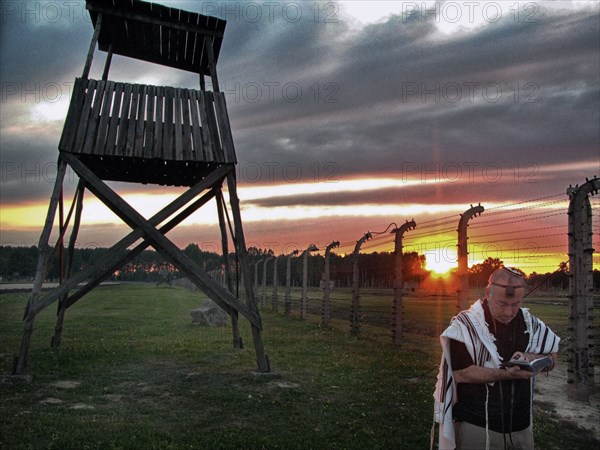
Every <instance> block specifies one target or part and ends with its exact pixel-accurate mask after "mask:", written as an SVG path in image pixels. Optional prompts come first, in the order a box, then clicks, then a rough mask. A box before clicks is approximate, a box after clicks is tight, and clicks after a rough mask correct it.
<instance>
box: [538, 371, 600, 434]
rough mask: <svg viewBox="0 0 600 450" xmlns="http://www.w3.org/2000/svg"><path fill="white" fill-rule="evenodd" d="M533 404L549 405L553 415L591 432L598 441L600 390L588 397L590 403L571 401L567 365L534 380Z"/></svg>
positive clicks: (596, 375)
mask: <svg viewBox="0 0 600 450" xmlns="http://www.w3.org/2000/svg"><path fill="white" fill-rule="evenodd" d="M594 380H595V381H596V385H598V383H600V370H598V368H597V369H596V371H595V372H594ZM535 391H536V394H535V398H534V402H543V403H545V404H551V405H553V407H554V408H555V414H556V415H557V416H559V417H561V418H563V419H567V420H569V421H572V422H574V423H576V424H577V426H578V427H580V428H583V429H585V430H589V431H591V432H592V433H593V434H594V436H595V438H596V439H598V440H600V388H596V392H595V393H593V394H592V395H591V396H590V402H589V403H585V402H578V401H575V400H571V399H570V398H569V397H568V395H567V364H566V363H563V364H560V365H558V366H557V367H556V369H554V370H553V371H552V372H550V374H549V375H548V376H546V375H540V376H538V377H536V379H535Z"/></svg>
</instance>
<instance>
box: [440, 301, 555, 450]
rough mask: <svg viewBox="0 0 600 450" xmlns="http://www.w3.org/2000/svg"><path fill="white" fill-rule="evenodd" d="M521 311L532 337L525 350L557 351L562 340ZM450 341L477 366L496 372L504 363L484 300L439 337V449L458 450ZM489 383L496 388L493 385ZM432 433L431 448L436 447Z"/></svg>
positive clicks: (463, 312) (473, 306)
mask: <svg viewBox="0 0 600 450" xmlns="http://www.w3.org/2000/svg"><path fill="white" fill-rule="evenodd" d="M521 311H522V312H523V317H524V318H525V325H526V331H525V332H526V333H527V334H528V335H529V342H528V345H527V349H526V350H525V351H526V352H528V353H540V354H547V353H554V352H557V351H558V344H559V342H560V338H559V337H558V336H556V335H555V334H554V333H553V332H552V330H550V328H548V327H547V326H546V325H545V324H544V322H542V321H541V320H539V319H538V318H537V317H534V316H532V315H531V314H530V313H529V310H528V309H527V308H521ZM450 339H454V340H456V341H459V342H462V343H464V344H465V346H466V348H467V351H468V352H469V355H470V356H471V358H473V361H474V363H475V364H476V365H478V366H482V367H489V368H494V369H497V368H499V367H500V363H501V360H502V358H501V357H500V355H499V354H498V349H497V348H496V344H495V343H494V341H495V338H494V336H493V335H492V334H491V333H490V331H489V329H488V327H487V325H486V322H485V314H484V311H483V304H482V301H481V300H477V301H476V302H475V303H473V305H471V308H470V309H469V310H467V311H462V312H460V313H459V314H458V315H457V316H456V317H454V318H453V319H452V322H451V323H450V326H449V327H448V328H447V329H446V330H445V331H444V332H443V333H442V335H441V336H440V341H441V344H442V358H441V362H440V370H439V373H438V376H437V383H436V385H435V392H434V394H433V397H434V420H435V422H436V423H439V424H440V429H439V449H440V450H452V449H454V448H455V447H456V444H455V436H454V423H453V420H452V406H453V405H454V403H456V401H457V398H456V383H455V381H454V377H453V374H452V362H451V358H450V342H449V340H450ZM489 384H490V385H491V386H492V385H494V383H489ZM486 411H487V408H486ZM486 422H487V417H486ZM433 431H434V430H432V442H431V445H433Z"/></svg>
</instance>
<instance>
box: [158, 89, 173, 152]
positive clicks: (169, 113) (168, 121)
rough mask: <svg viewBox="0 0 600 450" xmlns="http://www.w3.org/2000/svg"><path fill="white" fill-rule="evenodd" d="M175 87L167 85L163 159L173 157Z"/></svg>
mask: <svg viewBox="0 0 600 450" xmlns="http://www.w3.org/2000/svg"><path fill="white" fill-rule="evenodd" d="M174 91H175V89H174V88H172V87H170V86H167V87H166V88H165V120H164V123H165V126H164V131H163V151H162V156H161V158H162V159H165V160H171V159H174V158H173V97H174Z"/></svg>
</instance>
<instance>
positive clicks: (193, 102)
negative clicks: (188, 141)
mask: <svg viewBox="0 0 600 450" xmlns="http://www.w3.org/2000/svg"><path fill="white" fill-rule="evenodd" d="M189 92H190V113H191V116H192V117H191V119H192V141H193V144H194V151H193V154H192V159H193V160H194V161H204V160H206V157H205V155H204V153H203V152H204V148H203V146H202V128H200V112H199V108H198V95H202V94H201V93H199V92H198V91H195V90H191V91H189Z"/></svg>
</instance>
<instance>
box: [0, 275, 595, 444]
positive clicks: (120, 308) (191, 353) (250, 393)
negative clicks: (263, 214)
mask: <svg viewBox="0 0 600 450" xmlns="http://www.w3.org/2000/svg"><path fill="white" fill-rule="evenodd" d="M298 295H299V293H298V291H295V292H294V296H295V298H296V299H297V298H298ZM282 297H283V295H282ZM335 297H336V299H335V300H334V301H335V302H337V305H338V307H339V311H342V312H343V314H342V313H340V314H339V317H338V316H335V320H334V321H333V326H332V327H331V328H329V329H323V328H321V327H320V326H319V322H320V318H319V316H318V315H311V316H310V317H309V319H308V320H306V321H302V320H300V319H299V318H298V313H297V308H296V305H295V308H294V315H293V317H291V318H290V317H284V316H283V315H282V314H281V313H280V314H274V313H271V312H269V311H266V310H265V311H262V312H261V315H262V318H263V322H264V327H265V329H264V332H263V337H264V341H265V342H264V343H265V347H266V350H267V352H268V354H269V357H270V360H271V364H272V368H273V370H274V371H276V372H277V373H279V374H280V378H266V379H263V378H256V377H255V376H254V374H253V371H254V370H256V363H255V354H254V350H253V346H252V338H251V331H250V328H249V326H248V324H247V322H246V321H245V320H241V325H242V329H241V333H242V336H243V339H244V343H245V346H246V348H245V349H244V350H241V351H240V350H237V351H236V350H233V349H232V345H231V329H230V327H229V326H227V327H224V328H212V327H198V326H193V325H192V324H191V317H190V315H189V312H190V311H191V310H192V309H194V308H196V307H197V306H198V305H199V304H200V303H201V302H202V301H203V299H204V298H203V297H202V296H200V295H199V294H192V293H191V292H189V291H187V290H185V289H182V288H176V287H160V288H156V287H154V285H122V286H111V287H101V288H98V289H96V290H95V291H93V292H92V293H90V294H89V295H88V296H87V297H86V298H85V299H83V300H81V301H80V302H79V303H78V304H76V305H75V306H73V307H72V308H71V309H70V310H69V311H68V312H67V318H66V322H65V331H64V333H63V340H62V346H61V348H59V349H51V348H49V345H48V344H49V342H50V336H51V335H52V334H53V331H54V322H55V307H51V308H48V309H47V310H45V311H44V312H43V313H41V314H40V315H39V316H38V318H37V319H36V330H35V332H34V335H33V340H32V345H31V350H30V353H29V362H28V367H27V372H28V373H30V374H33V375H34V382H33V384H31V385H12V386H6V385H5V386H2V387H0V413H1V414H0V448H6V449H11V450H12V449H31V448H33V449H37V448H40V449H42V448H43V449H61V450H62V449H138V448H139V449H185V448H196V449H263V448H265V449H295V448H297V449H311V448H312V449H411V450H413V449H426V448H428V446H429V432H430V428H431V425H432V408H433V405H432V391H433V385H434V383H435V375H436V364H437V362H438V360H439V348H438V342H437V338H436V337H435V333H436V330H437V329H438V328H440V327H442V326H443V325H445V324H446V323H447V321H448V319H449V318H450V317H451V315H452V314H453V313H454V306H453V303H452V302H450V303H451V305H448V302H444V303H442V304H439V302H436V301H434V300H432V299H419V300H416V299H407V301H406V305H405V314H406V319H407V322H408V324H409V325H407V332H406V334H405V338H404V341H403V344H402V346H401V347H394V346H393V345H392V344H391V338H390V334H389V327H388V326H387V325H386V323H387V322H389V317H388V316H389V314H390V309H389V308H390V307H389V305H390V303H389V297H387V296H385V295H380V294H379V293H377V292H375V291H373V292H370V293H368V295H365V296H364V298H363V300H364V305H365V307H364V310H363V312H366V313H367V317H369V316H370V318H371V319H373V320H365V323H364V325H363V327H362V332H361V335H360V336H359V337H357V336H353V335H351V334H350V333H349V326H348V321H347V319H348V317H347V316H346V315H345V308H346V305H347V304H348V302H349V299H350V296H349V293H348V292H345V293H344V292H341V291H336V293H335ZM311 298H312V299H313V300H311V308H313V307H314V308H316V306H315V303H316V302H317V300H315V299H316V298H318V291H313V292H311ZM26 299H27V294H2V295H0V374H7V373H9V372H10V370H11V364H12V356H13V354H14V353H16V351H17V350H18V347H19V342H20V335H21V330H22V322H21V316H22V312H23V307H24V304H25V301H26ZM319 301H320V299H319ZM296 302H297V300H296ZM280 303H281V306H280V309H281V310H283V308H282V303H283V302H280ZM536 307H537V305H536ZM539 307H540V308H546V306H545V305H542V306H539ZM311 311H312V310H311ZM339 311H338V312H339ZM348 311H349V309H348ZM564 311H566V307H563V312H564ZM314 312H315V313H316V310H315V311H314ZM550 316H553V315H552V314H550ZM561 317H562V316H561V314H560V313H559V312H556V318H557V319H560V320H562V319H561ZM386 321H387V322H386ZM411 323H412V325H410V324H411ZM427 324H429V325H427ZM382 327H383V328H382ZM65 380H70V381H76V382H78V383H80V384H79V385H77V386H76V387H74V388H71V389H65V388H60V387H57V386H56V383H57V382H58V381H65ZM53 399H54V400H53ZM53 402H54V403H53ZM536 439H537V442H538V447H539V448H540V449H542V448H543V449H550V448H557V449H558V448H560V449H571V448H572V449H577V448H581V449H588V448H597V447H598V444H599V443H598V442H593V441H591V440H590V438H589V437H587V435H586V434H585V433H581V432H580V431H579V430H578V429H577V428H575V427H574V426H572V425H570V424H568V423H564V422H560V421H558V420H557V419H556V418H555V417H554V416H553V415H552V414H550V413H546V412H543V411H541V412H540V413H539V414H537V415H536Z"/></svg>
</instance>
